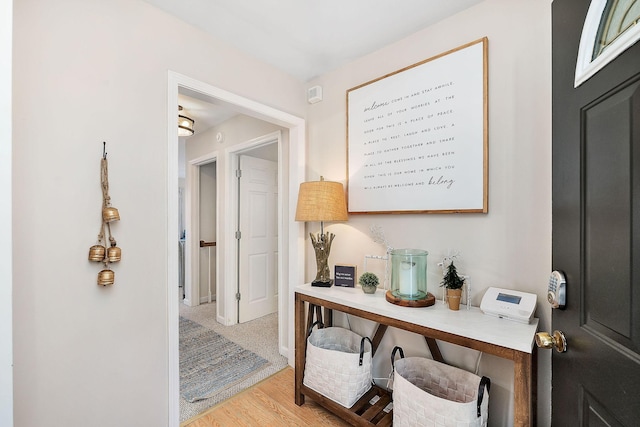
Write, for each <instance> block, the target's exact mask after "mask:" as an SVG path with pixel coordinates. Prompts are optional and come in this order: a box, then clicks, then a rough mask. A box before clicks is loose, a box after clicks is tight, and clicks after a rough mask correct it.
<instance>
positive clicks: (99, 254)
mask: <svg viewBox="0 0 640 427" xmlns="http://www.w3.org/2000/svg"><path fill="white" fill-rule="evenodd" d="M104 251H105V249H104V246H102V245H93V246H91V247H90V248H89V261H96V262H101V261H103V260H104Z"/></svg>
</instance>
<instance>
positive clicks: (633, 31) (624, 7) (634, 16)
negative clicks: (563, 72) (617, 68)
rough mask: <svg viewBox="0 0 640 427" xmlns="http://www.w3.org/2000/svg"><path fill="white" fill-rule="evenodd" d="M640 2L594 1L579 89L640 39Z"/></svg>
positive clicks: (578, 77) (581, 60)
mask: <svg viewBox="0 0 640 427" xmlns="http://www.w3.org/2000/svg"><path fill="white" fill-rule="evenodd" d="M639 24H640V0H592V1H591V5H590V6H589V11H588V13H587V17H586V19H585V23H584V26H583V28H582V36H581V38H580V47H579V50H578V62H577V64H576V75H575V84H574V86H575V87H578V86H579V85H580V84H582V83H583V82H585V81H586V80H587V79H589V77H591V76H593V75H594V74H595V73H597V72H598V71H599V70H600V69H601V68H602V67H604V66H605V65H607V64H608V63H609V62H611V61H612V60H613V59H614V58H616V57H617V56H618V55H620V54H621V53H622V52H624V51H625V50H626V49H627V48H628V47H629V46H631V45H633V44H634V43H635V42H636V41H638V39H639V38H640V25H639Z"/></svg>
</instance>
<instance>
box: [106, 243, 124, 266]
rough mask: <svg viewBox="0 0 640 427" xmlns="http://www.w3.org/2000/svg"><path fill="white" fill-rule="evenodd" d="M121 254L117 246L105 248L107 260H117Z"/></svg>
mask: <svg viewBox="0 0 640 427" xmlns="http://www.w3.org/2000/svg"><path fill="white" fill-rule="evenodd" d="M121 256H122V250H121V249H120V248H119V247H117V246H111V247H110V248H109V249H107V258H108V259H109V262H118V261H120V258H121Z"/></svg>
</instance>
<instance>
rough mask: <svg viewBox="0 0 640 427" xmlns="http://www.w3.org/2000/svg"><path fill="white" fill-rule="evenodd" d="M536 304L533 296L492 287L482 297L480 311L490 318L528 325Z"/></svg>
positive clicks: (535, 298)
mask: <svg viewBox="0 0 640 427" xmlns="http://www.w3.org/2000/svg"><path fill="white" fill-rule="evenodd" d="M536 302H537V297H536V295H535V294H530V293H527V292H519V291H514V290H512V289H501V288H493V287H492V288H489V289H487V292H485V294H484V297H482V302H481V303H480V310H482V312H483V313H484V314H488V315H490V316H496V317H501V318H505V319H509V320H515V321H516V322H521V323H530V322H531V319H533V313H534V312H535V311H536Z"/></svg>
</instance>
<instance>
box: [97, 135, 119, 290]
mask: <svg viewBox="0 0 640 427" xmlns="http://www.w3.org/2000/svg"><path fill="white" fill-rule="evenodd" d="M103 144H104V148H103V152H102V159H101V160H100V184H101V186H102V221H101V225H100V232H99V233H98V241H97V242H96V244H95V245H93V246H91V247H90V248H89V261H94V262H101V263H103V264H104V269H103V270H102V271H100V273H98V285H102V286H107V285H113V283H114V282H115V274H114V272H113V270H111V269H110V266H109V264H110V263H112V262H118V261H120V258H121V257H122V250H121V249H120V248H119V247H118V246H117V243H116V239H115V238H114V237H113V235H112V234H111V223H112V222H114V221H119V220H120V213H119V212H118V209H116V208H114V207H113V206H111V198H110V197H109V170H108V163H107V152H106V142H105V143H103ZM105 231H107V232H108V235H109V247H107V243H106V234H105Z"/></svg>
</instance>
